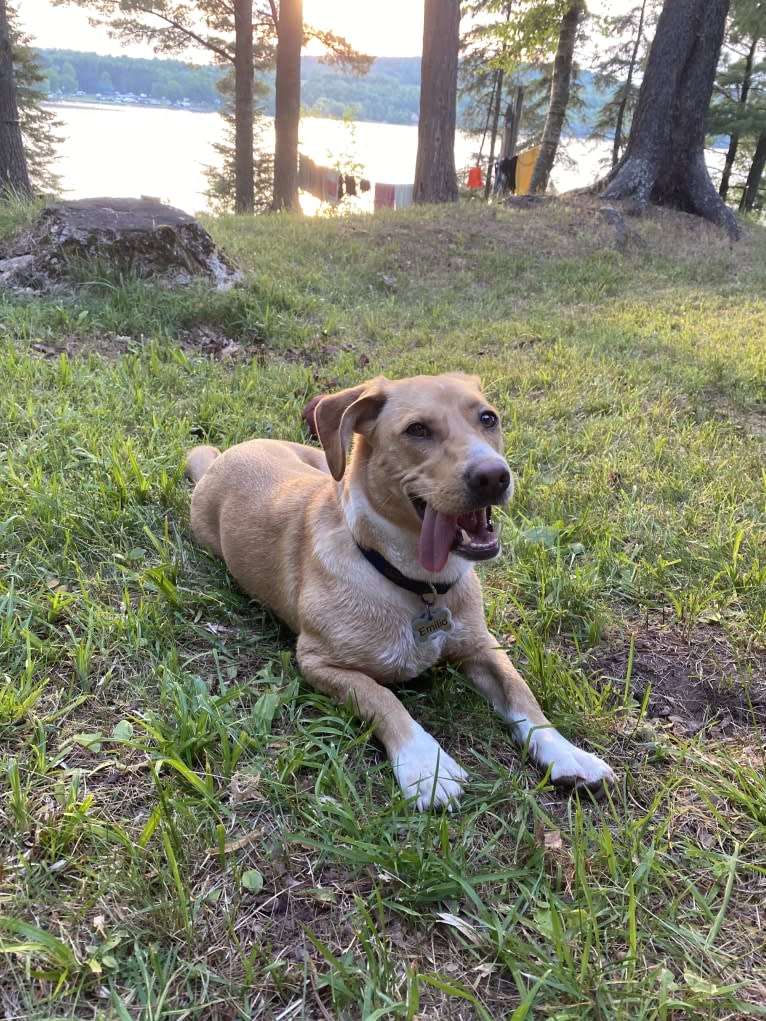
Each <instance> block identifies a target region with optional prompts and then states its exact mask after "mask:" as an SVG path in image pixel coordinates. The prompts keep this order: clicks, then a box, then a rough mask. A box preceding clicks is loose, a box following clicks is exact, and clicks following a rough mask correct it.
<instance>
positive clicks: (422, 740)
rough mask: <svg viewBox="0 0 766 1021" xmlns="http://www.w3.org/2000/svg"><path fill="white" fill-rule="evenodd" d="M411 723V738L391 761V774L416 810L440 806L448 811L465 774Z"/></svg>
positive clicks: (460, 790) (429, 737)
mask: <svg viewBox="0 0 766 1021" xmlns="http://www.w3.org/2000/svg"><path fill="white" fill-rule="evenodd" d="M412 726H413V735H412V737H411V738H410V740H409V741H408V742H407V743H406V744H405V745H403V746H402V748H401V749H400V750H399V753H398V755H397V756H396V759H393V760H392V763H391V764H392V766H393V769H394V775H395V776H396V779H397V781H398V782H399V786H400V787H401V789H402V791H403V793H404V796H405V797H406V798H413V799H414V804H415V807H416V808H417V809H418V811H420V812H423V811H425V810H426V809H427V808H443V807H444V808H447V809H448V811H450V812H451V811H452V808H453V807H454V806H455V805H456V804H457V802H458V801H459V800H460V795H461V794H462V793H463V788H462V786H461V784H462V783H463V781H464V780H467V779H468V775H467V773H466V772H465V770H464V769H463V768H462V767H461V766H459V765H458V764H457V762H455V760H454V759H453V758H452V756H450V755H448V754H447V753H446V752H445V751H444V749H443V748H442V747H441V745H440V744H439V742H438V741H436V740H435V739H434V738H433V737H431V735H430V734H429V733H428V731H426V730H423V728H422V727H421V726H420V724H419V723H414V722H413V724H412Z"/></svg>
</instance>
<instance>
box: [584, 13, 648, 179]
mask: <svg viewBox="0 0 766 1021" xmlns="http://www.w3.org/2000/svg"><path fill="white" fill-rule="evenodd" d="M658 8H659V0H641V2H640V3H639V4H638V5H637V6H635V7H633V8H631V9H630V10H628V11H626V12H625V13H623V14H617V15H610V16H607V17H605V18H603V19H602V21H601V34H602V36H603V45H602V46H599V52H600V53H601V54H602V58H601V61H600V63H599V65H598V66H597V68H596V73H595V82H596V85H597V86H598V88H599V90H600V91H601V92H602V93H605V94H606V96H607V98H606V100H605V102H604V104H603V105H602V107H601V109H600V110H599V112H598V114H597V116H596V120H595V123H594V126H593V131H592V133H591V137H592V138H611V139H612V152H611V158H610V162H609V168H610V169H611V168H612V167H615V166H617V163H618V162H619V159H620V157H621V156H622V153H623V152H624V149H625V144H626V142H627V140H628V132H629V131H630V123H631V120H632V118H633V111H634V110H635V108H636V103H637V101H638V88H639V78H640V72H641V71H642V70H643V68H644V66H645V64H646V58H647V55H648V53H649V42H650V39H651V36H652V34H653V31H654V27H655V25H656V23H657V17H658V13H659V10H658Z"/></svg>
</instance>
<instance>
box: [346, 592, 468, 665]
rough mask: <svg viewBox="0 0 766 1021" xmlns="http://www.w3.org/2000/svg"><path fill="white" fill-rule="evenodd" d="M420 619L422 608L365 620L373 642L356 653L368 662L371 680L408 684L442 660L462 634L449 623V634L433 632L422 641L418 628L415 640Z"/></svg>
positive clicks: (457, 624) (456, 625)
mask: <svg viewBox="0 0 766 1021" xmlns="http://www.w3.org/2000/svg"><path fill="white" fill-rule="evenodd" d="M423 615H424V609H423V607H420V608H418V607H414V608H413V607H407V608H404V609H402V608H399V607H397V608H396V609H393V608H390V607H389V609H388V612H387V613H385V614H382V615H381V614H377V615H376V616H371V617H370V618H369V631H368V634H369V635H370V637H371V638H372V639H373V640H372V641H370V642H369V643H368V642H365V647H364V649H363V650H361V649H360V650H359V651H360V652H362V653H363V656H364V658H365V659H367V660H369V661H370V663H369V666H370V672H371V673H372V674H373V676H376V677H377V678H378V679H379V680H382V681H388V682H396V681H405V680H411V679H412V678H413V677H417V676H418V674H421V673H423V672H424V671H425V670H428V669H429V668H430V667H432V666H435V665H436V664H437V663H438V662H440V660H442V659H444V658H445V656H446V655H447V652H448V648H449V645H450V643H451V642H452V641H453V640H454V639H455V638H456V637H458V636H459V635H460V634H462V631H463V628H462V625H461V624H460V622H459V621H454V620H453V621H452V622H451V627H450V629H449V630H441V629H440V630H435V631H434V632H433V633H432V634H429V635H428V636H427V637H422V634H423V628H422V627H421V628H420V629H419V630H420V634H421V637H420V638H419V637H418V634H417V631H418V629H417V628H416V626H415V623H416V619H418V618H422V617H423ZM365 630H366V631H367V630H368V629H365ZM373 635H374V637H373Z"/></svg>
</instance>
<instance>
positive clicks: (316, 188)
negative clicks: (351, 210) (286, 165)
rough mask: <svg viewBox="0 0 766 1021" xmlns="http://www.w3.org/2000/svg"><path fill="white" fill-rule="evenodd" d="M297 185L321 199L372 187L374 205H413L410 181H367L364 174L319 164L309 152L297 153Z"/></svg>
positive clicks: (333, 201)
mask: <svg viewBox="0 0 766 1021" xmlns="http://www.w3.org/2000/svg"><path fill="white" fill-rule="evenodd" d="M298 187H299V188H300V189H301V191H306V192H308V193H309V195H313V196H314V198H317V199H319V200H320V201H321V202H332V203H335V202H339V201H340V200H341V199H342V198H343V196H344V195H352V196H355V195H357V194H358V193H359V192H361V193H364V192H368V191H370V190H372V192H373V204H374V208H375V209H386V208H388V209H403V208H404V207H405V206H409V205H412V188H413V186H412V185H411V184H387V183H386V182H384V181H375V182H370V181H369V180H368V179H367V178H366V177H362V178H357V177H355V176H354V175H353V174H341V173H340V172H339V171H338V170H334V169H333V168H332V167H326V166H321V165H320V164H317V163H315V162H314V160H312V159H311V158H310V157H308V156H304V154H303V153H301V154H300V157H299V161H298Z"/></svg>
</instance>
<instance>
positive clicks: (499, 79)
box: [484, 67, 505, 199]
mask: <svg viewBox="0 0 766 1021" xmlns="http://www.w3.org/2000/svg"><path fill="white" fill-rule="evenodd" d="M504 79H505V73H504V71H503V69H502V67H498V68H497V70H496V71H495V84H494V89H493V95H492V130H491V133H490V141H489V161H488V163H487V180H486V181H485V182H484V198H485V199H488V198H489V196H490V194H491V191H492V176H493V173H494V169H495V149H496V148H497V135H498V131H499V127H500V105H501V103H502V101H503V81H504Z"/></svg>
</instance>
